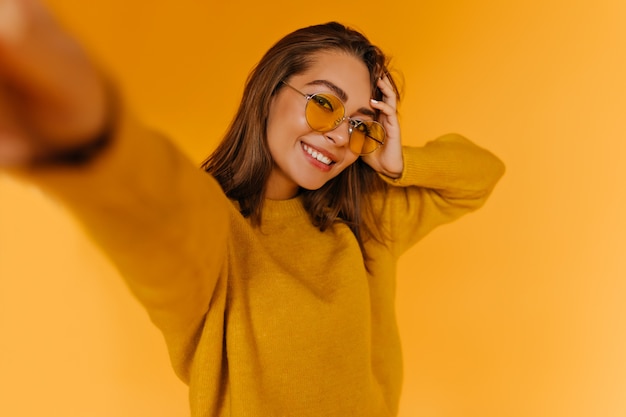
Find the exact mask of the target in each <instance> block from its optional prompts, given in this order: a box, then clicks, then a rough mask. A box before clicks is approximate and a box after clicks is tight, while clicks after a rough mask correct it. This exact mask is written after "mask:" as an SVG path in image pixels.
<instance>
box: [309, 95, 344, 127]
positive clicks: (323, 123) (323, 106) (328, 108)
mask: <svg viewBox="0 0 626 417" xmlns="http://www.w3.org/2000/svg"><path fill="white" fill-rule="evenodd" d="M344 111H345V110H344V107H343V103H342V102H341V100H339V99H338V98H337V97H335V96H333V95H330V94H315V95H313V96H312V97H311V98H310V99H309V101H308V102H307V104H306V113H305V114H306V120H307V122H308V123H309V126H311V129H313V130H317V131H318V132H328V131H330V130H333V129H334V128H335V127H337V125H338V124H339V123H341V122H342V121H343V115H344Z"/></svg>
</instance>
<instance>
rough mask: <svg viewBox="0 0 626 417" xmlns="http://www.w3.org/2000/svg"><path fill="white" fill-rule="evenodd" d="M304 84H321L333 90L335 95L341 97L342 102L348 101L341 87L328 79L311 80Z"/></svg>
mask: <svg viewBox="0 0 626 417" xmlns="http://www.w3.org/2000/svg"><path fill="white" fill-rule="evenodd" d="M306 85H323V86H325V87H328V88H330V89H331V90H333V93H335V94H337V97H339V98H340V99H341V101H343V102H344V103H345V102H346V101H348V94H347V93H346V92H345V91H343V90H342V89H341V87H339V86H338V85H336V84H334V83H332V82H330V81H328V80H313V81H311V82H308V83H306Z"/></svg>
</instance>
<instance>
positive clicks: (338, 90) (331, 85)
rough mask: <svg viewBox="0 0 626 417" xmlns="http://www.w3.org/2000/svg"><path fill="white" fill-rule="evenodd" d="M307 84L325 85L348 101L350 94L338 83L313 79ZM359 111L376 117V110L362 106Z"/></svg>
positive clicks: (342, 99)
mask: <svg viewBox="0 0 626 417" xmlns="http://www.w3.org/2000/svg"><path fill="white" fill-rule="evenodd" d="M306 85H323V86H325V87H328V88H329V89H331V90H332V91H333V93H335V94H336V95H337V97H339V98H340V99H341V101H343V102H344V103H345V102H346V101H348V94H347V93H346V92H345V91H343V89H342V88H341V87H339V86H338V85H337V84H335V83H332V82H330V81H328V80H313V81H311V82H308V83H306ZM358 113H360V114H362V115H363V116H369V117H371V118H374V117H376V112H375V111H373V110H372V109H369V108H367V107H361V108H360V109H359V110H358Z"/></svg>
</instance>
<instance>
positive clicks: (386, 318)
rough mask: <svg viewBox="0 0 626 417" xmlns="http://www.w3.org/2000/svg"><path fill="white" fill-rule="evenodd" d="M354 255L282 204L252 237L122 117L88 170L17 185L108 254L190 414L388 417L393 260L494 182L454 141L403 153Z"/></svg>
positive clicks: (394, 396) (394, 365)
mask: <svg viewBox="0 0 626 417" xmlns="http://www.w3.org/2000/svg"><path fill="white" fill-rule="evenodd" d="M404 157H405V170H404V173H403V175H402V177H401V178H400V179H399V180H396V181H389V183H390V184H389V187H390V190H389V194H388V198H387V200H386V204H385V205H384V206H382V201H380V202H378V203H380V204H379V205H381V207H382V209H383V214H382V215H381V217H380V219H379V220H380V222H382V223H383V224H384V225H385V227H386V228H387V229H388V231H389V235H390V238H391V239H390V241H389V242H388V244H387V245H386V246H383V245H380V244H376V243H373V242H369V243H368V244H367V245H368V247H367V250H368V252H369V254H370V255H371V256H372V261H371V262H370V263H369V264H368V269H367V270H369V271H370V272H369V273H368V272H367V270H366V268H365V266H364V264H363V257H362V255H361V252H360V249H359V245H358V243H357V241H356V240H355V238H354V236H353V235H352V233H351V232H350V230H349V229H348V228H347V227H346V226H344V225H337V226H336V227H334V228H332V229H331V230H327V231H325V232H320V231H319V230H318V229H316V228H315V227H313V226H312V224H311V222H310V221H309V218H308V216H307V214H306V212H305V211H304V209H303V207H302V204H301V201H300V199H298V198H294V199H292V200H286V201H266V202H265V206H264V211H263V219H262V226H261V227H259V228H255V227H252V226H251V225H250V223H249V222H248V220H247V219H245V218H243V217H242V216H241V215H240V213H239V212H238V211H237V209H236V206H235V204H233V203H232V202H230V201H229V200H228V199H227V198H226V197H225V195H224V194H223V192H222V191H221V189H220V187H219V185H218V184H217V183H216V182H215V180H214V179H213V178H212V177H210V176H209V175H207V174H206V173H204V172H202V171H201V170H199V169H197V168H196V167H195V166H194V164H192V163H190V162H189V161H188V160H187V159H186V158H185V157H184V156H182V154H181V153H180V152H179V151H178V150H177V149H175V147H173V146H172V145H171V144H170V142H168V141H167V140H165V139H163V138H162V137H160V136H159V135H158V134H155V133H153V132H151V131H149V130H147V129H146V128H144V127H142V126H141V125H139V124H138V123H136V122H135V121H134V120H133V119H132V118H131V117H129V116H128V115H125V116H124V117H123V120H122V122H121V124H120V128H119V129H118V133H117V136H116V138H115V141H114V142H113V144H112V145H111V146H110V147H109V148H108V149H107V150H106V151H105V152H104V153H103V154H102V155H100V156H99V157H98V158H97V159H96V160H94V161H92V162H91V163H90V164H89V165H88V166H85V167H80V168H72V167H55V168H48V169H38V170H35V171H32V172H30V173H27V175H28V176H30V178H31V180H34V181H36V182H37V183H39V184H40V185H41V186H42V187H43V188H45V189H47V190H48V191H49V192H50V193H51V194H53V195H55V196H57V198H59V199H60V200H61V201H62V202H63V203H64V204H65V205H67V206H68V207H69V208H70V210H72V211H73V212H74V213H75V214H76V216H77V217H78V218H79V219H80V221H81V222H82V223H83V224H84V225H85V227H86V229H87V231H88V232H89V233H90V234H91V235H92V237H93V238H94V239H95V240H96V242H97V243H98V244H99V245H100V246H101V247H102V248H103V249H104V251H105V252H106V253H107V254H108V255H109V256H110V258H111V259H112V261H113V262H114V263H115V264H116V265H117V267H118V268H119V270H120V271H121V273H122V275H123V276H124V277H125V279H126V280H127V282H128V285H129V287H130V288H131V290H132V292H133V293H134V294H135V296H136V297H137V298H138V299H139V300H140V301H141V303H142V304H143V305H144V306H145V308H146V309H147V311H148V313H149V314H150V317H151V319H152V321H153V322H154V323H155V324H156V325H157V326H158V327H159V328H160V329H161V331H162V332H163V334H164V336H165V339H166V342H167V345H168V348H169V352H170V356H171V360H172V364H173V367H174V369H175V371H176V373H177V374H178V376H179V377H180V378H181V379H182V380H183V381H185V382H186V383H187V384H188V385H189V389H190V404H191V415H192V416H193V417H200V416H233V417H243V416H251V417H252V416H254V417H261V416H263V417H270V416H297V417H307V416H311V417H322V416H324V417H332V416H336V417H346V416H359V417H368V416H372V417H373V416H376V417H383V416H394V415H396V414H397V409H398V400H399V396H400V391H401V380H402V361H401V352H400V340H399V337H398V330H397V327H396V317H395V313H394V297H395V296H394V292H395V287H396V282H395V272H396V261H397V259H398V257H399V256H400V255H401V254H402V253H403V252H404V251H405V250H406V249H407V248H409V247H410V246H411V245H413V244H414V243H415V242H417V241H418V240H419V239H421V238H422V237H423V236H424V235H426V234H427V233H428V232H430V231H431V230H432V229H433V228H435V227H436V226H438V225H440V224H442V223H445V222H449V221H452V220H454V219H456V218H458V217H459V216H461V215H462V214H464V213H467V212H469V211H471V210H474V209H476V208H478V207H480V206H481V205H482V204H483V203H484V202H485V200H486V198H487V196H488V195H489V193H490V192H491V190H492V189H493V187H494V185H495V183H496V182H497V180H498V179H499V177H500V176H501V175H502V173H503V165H502V163H501V162H500V161H499V160H498V159H497V158H496V157H494V156H493V155H492V154H491V153H489V152H487V151H485V150H483V149H481V148H479V147H477V146H475V145H473V144H472V143H471V142H469V141H467V140H466V139H464V138H462V137H460V136H458V135H447V136H444V137H442V138H439V139H438V140H435V141H433V142H430V143H429V144H427V145H426V146H424V147H422V148H406V149H405V153H404Z"/></svg>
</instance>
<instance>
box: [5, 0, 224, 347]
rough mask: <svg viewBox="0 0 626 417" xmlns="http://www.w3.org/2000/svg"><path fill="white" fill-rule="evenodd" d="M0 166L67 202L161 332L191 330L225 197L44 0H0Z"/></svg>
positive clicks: (199, 312) (215, 250)
mask: <svg viewBox="0 0 626 417" xmlns="http://www.w3.org/2000/svg"><path fill="white" fill-rule="evenodd" d="M0 168H2V169H3V170H5V171H7V172H10V173H11V174H13V175H15V176H18V177H21V178H24V179H26V180H27V181H30V182H32V183H34V184H36V185H38V186H39V187H41V188H42V189H44V190H45V191H46V192H47V193H49V194H50V195H51V196H53V197H54V198H56V199H58V200H60V201H61V203H62V204H64V205H65V206H66V207H68V208H69V210H70V211H71V212H73V213H74V214H75V215H76V217H77V218H78V219H79V221H80V222H81V223H82V224H83V225H84V226H85V228H86V230H87V232H88V233H89V234H90V235H91V236H92V237H93V238H94V240H95V241H96V242H97V243H98V244H99V245H100V246H101V247H102V248H103V249H104V251H105V252H106V253H107V254H108V255H109V257H110V258H111V259H112V260H113V262H114V263H115V264H116V265H117V267H118V268H119V269H120V271H121V272H122V274H123V275H124V277H125V278H126V279H127V281H128V283H129V286H130V287H131V290H132V291H133V293H134V294H135V295H136V296H137V297H138V298H139V299H140V301H141V302H142V303H143V304H144V305H145V306H146V307H147V309H148V311H149V313H150V315H151V318H152V319H153V321H154V322H155V323H156V324H157V325H158V326H159V327H160V328H161V329H162V330H164V331H165V333H166V337H167V333H168V332H169V333H174V334H176V335H177V336H176V337H179V336H180V337H190V336H189V335H187V336H185V333H187V332H192V331H193V329H192V328H193V327H194V326H198V325H199V323H200V322H201V321H202V320H203V316H204V314H205V313H206V312H207V311H208V310H209V304H210V303H211V302H212V297H213V295H214V291H215V289H216V286H217V285H218V279H219V276H220V273H221V271H222V269H223V265H224V257H225V247H226V239H227V234H228V216H229V209H230V207H229V202H228V200H227V199H226V198H225V196H224V195H223V193H222V191H221V189H220V187H219V185H218V184H217V183H216V182H215V181H214V180H213V179H212V178H211V177H210V176H209V175H206V174H205V173H204V172H202V171H200V170H199V169H197V168H196V167H195V166H194V164H192V163H191V162H190V161H188V160H187V159H186V158H185V157H184V156H183V155H182V154H181V152H179V151H178V150H177V149H176V148H175V147H174V146H173V145H172V144H171V143H170V142H169V141H168V140H167V139H165V138H163V137H162V136H161V135H159V134H157V133H155V132H152V131H151V130H149V129H147V128H146V127H144V126H142V125H141V123H139V122H138V121H137V120H136V119H135V118H134V117H133V116H132V114H131V113H130V112H129V111H128V109H127V108H125V106H124V100H123V98H122V95H121V94H119V92H116V91H115V88H114V87H112V84H111V83H109V82H107V80H106V78H105V77H103V75H102V74H101V72H100V71H99V69H98V68H97V66H96V65H94V64H93V62H92V61H91V60H90V58H89V56H88V54H87V53H85V51H84V49H83V48H81V46H80V45H79V43H78V42H76V41H75V40H74V39H73V38H72V37H71V36H70V35H68V34H67V33H66V32H65V31H64V30H63V29H62V28H61V27H60V25H59V24H58V23H57V22H56V21H55V19H54V18H53V16H52V15H51V14H50V13H49V12H48V11H47V10H46V9H45V8H44V7H43V6H42V5H41V3H39V1H37V0H0Z"/></svg>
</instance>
